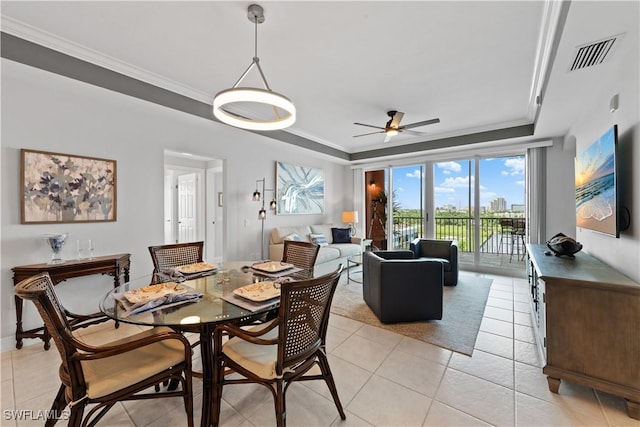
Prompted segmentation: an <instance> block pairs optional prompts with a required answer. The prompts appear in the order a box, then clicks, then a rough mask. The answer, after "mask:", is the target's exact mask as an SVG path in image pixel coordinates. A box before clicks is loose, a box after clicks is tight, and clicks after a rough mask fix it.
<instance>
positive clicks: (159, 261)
mask: <svg viewBox="0 0 640 427" xmlns="http://www.w3.org/2000/svg"><path fill="white" fill-rule="evenodd" d="M203 248H204V242H203V241H200V242H188V243H173V244H168V245H157V246H149V253H150V254H151V260H152V261H153V277H154V282H155V283H162V282H169V281H171V280H172V278H171V274H170V270H171V269H173V268H175V267H178V266H181V265H186V264H193V263H196V262H202V260H203Z"/></svg>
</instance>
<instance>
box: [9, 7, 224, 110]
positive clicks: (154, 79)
mask: <svg viewBox="0 0 640 427" xmlns="http://www.w3.org/2000/svg"><path fill="white" fill-rule="evenodd" d="M0 23H1V26H2V32H4V33H7V34H11V35H13V36H16V37H19V38H21V39H24V40H27V41H30V42H33V43H36V44H39V45H41V46H44V47H47V48H49V49H52V50H55V51H58V52H60V53H64V54H66V55H69V56H72V57H74V58H78V59H81V60H83V61H85V62H89V63H91V64H94V65H98V66H100V67H102V68H105V69H107V70H111V71H115V72H117V73H119V74H123V75H125V76H129V77H132V78H134V79H136V80H140V81H143V82H145V83H149V84H151V85H154V86H157V87H160V88H163V89H166V90H169V91H171V92H175V93H177V94H180V95H184V96H186V97H189V98H192V99H195V100H197V101H200V102H204V103H207V104H210V103H211V102H212V99H213V98H212V96H211V95H210V94H207V93H204V92H202V91H199V90H196V89H194V88H192V87H189V86H186V85H183V84H181V83H178V82H176V81H174V80H171V79H168V78H166V77H164V76H161V75H159V74H156V73H153V72H150V71H148V70H145V69H143V68H140V67H136V66H135V65H132V64H129V63H127V62H124V61H121V60H119V59H116V58H113V57H110V56H108V55H105V54H104V53H101V52H98V51H96V50H93V49H90V48H88V47H86V46H83V45H81V44H78V43H74V42H72V41H70V40H67V39H64V38H62V37H58V36H56V35H54V34H51V33H49V32H47V31H44V30H42V29H40V28H37V27H34V26H31V25H28V24H25V23H24V22H22V21H19V20H17V19H14V18H10V17H8V16H5V15H2V19H1V21H0Z"/></svg>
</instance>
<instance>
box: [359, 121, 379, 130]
mask: <svg viewBox="0 0 640 427" xmlns="http://www.w3.org/2000/svg"><path fill="white" fill-rule="evenodd" d="M354 125H359V126H366V127H369V128H374V129H382V130H384V128H383V127H380V126H374V125H368V124H366V123H354Z"/></svg>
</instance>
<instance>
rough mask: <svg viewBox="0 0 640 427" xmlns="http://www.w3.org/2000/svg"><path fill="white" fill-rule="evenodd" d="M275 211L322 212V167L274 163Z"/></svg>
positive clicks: (290, 212) (296, 212) (288, 212)
mask: <svg viewBox="0 0 640 427" xmlns="http://www.w3.org/2000/svg"><path fill="white" fill-rule="evenodd" d="M276 175H277V179H276V181H277V201H278V205H277V211H276V212H277V213H278V214H320V213H323V212H324V174H323V172H322V169H315V168H310V167H305V166H294V165H289V164H286V163H282V162H277V164H276Z"/></svg>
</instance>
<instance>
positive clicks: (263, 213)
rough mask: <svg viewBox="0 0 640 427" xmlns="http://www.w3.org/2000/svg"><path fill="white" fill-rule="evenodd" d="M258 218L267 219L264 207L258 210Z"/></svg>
mask: <svg viewBox="0 0 640 427" xmlns="http://www.w3.org/2000/svg"><path fill="white" fill-rule="evenodd" d="M258 219H262V220H264V219H267V211H266V210H265V209H264V208H260V210H259V211H258Z"/></svg>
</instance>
